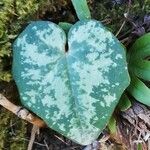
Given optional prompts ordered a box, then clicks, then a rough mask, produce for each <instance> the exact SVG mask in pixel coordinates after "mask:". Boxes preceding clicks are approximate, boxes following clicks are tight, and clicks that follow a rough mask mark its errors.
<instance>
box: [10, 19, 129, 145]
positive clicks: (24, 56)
mask: <svg viewBox="0 0 150 150" xmlns="http://www.w3.org/2000/svg"><path fill="white" fill-rule="evenodd" d="M67 41H68V42H66V35H65V32H64V31H63V30H62V29H61V28H60V27H59V26H57V25H56V24H54V23H52V22H47V21H37V22H33V23H31V24H30V25H29V26H27V28H26V29H25V30H24V31H23V32H22V33H21V34H20V36H19V37H18V38H17V40H16V41H15V43H14V47H13V75H14V79H15V81H16V83H17V86H18V89H19V93H20V97H21V101H22V103H23V105H24V106H26V107H27V108H28V109H30V110H32V111H33V112H34V113H36V114H37V115H38V116H40V117H41V118H43V119H44V120H45V122H46V123H47V124H48V126H49V127H51V128H52V129H54V130H56V131H58V132H59V133H61V134H63V135H64V136H66V137H68V138H70V139H72V140H74V141H76V142H77V143H80V144H82V145H87V144H90V143H92V142H93V141H94V140H95V139H96V138H97V137H98V135H99V134H100V132H101V131H102V129H103V128H104V127H105V126H106V124H107V122H108V121H109V119H110V116H111V114H112V112H113V110H114V108H115V106H116V105H117V103H118V100H119V98H120V97H121V94H122V93H123V91H124V90H125V88H126V87H127V86H128V85H129V76H128V71H127V64H126V56H125V55H126V54H125V51H124V49H123V48H122V46H121V44H120V43H119V41H118V40H117V39H116V38H115V37H114V36H113V35H112V34H111V33H110V32H109V31H107V30H106V29H105V28H104V27H103V25H102V24H101V23H100V22H98V21H95V20H84V21H79V22H77V23H76V24H75V25H73V26H72V27H71V29H70V31H69V33H68V38H67ZM66 43H68V52H66V51H65V47H66V46H65V45H66Z"/></svg>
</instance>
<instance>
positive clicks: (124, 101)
mask: <svg viewBox="0 0 150 150" xmlns="http://www.w3.org/2000/svg"><path fill="white" fill-rule="evenodd" d="M131 106H132V104H131V101H130V100H129V98H128V96H127V95H126V94H125V93H124V94H123V95H122V96H121V99H120V101H119V104H118V107H119V109H120V110H121V111H126V110H127V109H129V108H130V107H131Z"/></svg>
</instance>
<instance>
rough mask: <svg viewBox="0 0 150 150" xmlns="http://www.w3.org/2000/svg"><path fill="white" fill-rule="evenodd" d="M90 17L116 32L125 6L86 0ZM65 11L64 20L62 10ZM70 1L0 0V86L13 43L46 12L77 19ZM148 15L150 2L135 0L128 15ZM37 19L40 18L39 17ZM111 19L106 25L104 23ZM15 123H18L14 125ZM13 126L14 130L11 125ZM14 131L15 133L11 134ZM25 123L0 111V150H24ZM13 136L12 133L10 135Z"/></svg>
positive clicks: (107, 0)
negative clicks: (29, 24)
mask: <svg viewBox="0 0 150 150" xmlns="http://www.w3.org/2000/svg"><path fill="white" fill-rule="evenodd" d="M88 2H89V6H90V10H91V13H92V18H95V19H98V20H103V21H104V23H106V24H107V26H108V27H109V28H110V30H111V31H112V32H113V33H116V32H117V31H118V29H119V28H120V27H121V25H122V23H123V21H124V17H123V15H124V13H126V12H127V9H128V5H127V4H125V5H114V6H112V8H109V7H108V6H109V5H108V4H109V3H110V2H111V0H101V1H98V0H89V1H88ZM62 8H63V9H65V10H66V14H67V15H65V17H64V15H63V13H62V12H61V9H62ZM72 9H73V8H72V6H71V3H70V0H0V87H1V85H2V81H7V82H9V81H10V80H12V76H11V62H12V43H13V41H14V39H15V38H16V37H17V35H18V34H19V33H20V32H21V31H22V30H23V29H24V27H25V26H26V25H27V24H28V23H29V22H30V21H33V20H37V19H41V18H42V17H43V16H44V17H43V18H44V19H47V17H45V13H47V12H48V13H47V15H49V18H52V21H53V20H55V19H56V22H57V21H66V22H67V21H68V22H71V23H72V22H74V21H75V20H76V17H75V13H74V11H73V10H72ZM148 12H150V0H134V1H133V3H132V5H131V9H130V13H131V14H132V15H133V16H134V15H139V16H141V15H145V14H147V13H148ZM40 16H42V17H41V18H40ZM107 19H108V20H109V19H111V22H110V23H108V22H109V21H108V22H107V21H106V20H107ZM131 28H132V27H131V26H128V25H127V24H126V25H125V27H124V28H123V30H122V32H121V34H122V33H126V32H131V30H130V29H131ZM16 121H17V123H16ZM14 123H15V125H14V126H15V128H14V127H13V128H12V124H14ZM12 129H14V130H15V131H12ZM26 132H27V127H26V123H25V122H24V121H21V120H20V119H19V120H18V118H17V117H15V116H14V115H12V114H11V113H9V112H8V111H6V110H5V109H2V108H0V150H1V149H4V148H6V149H8V150H25V149H26V145H27V141H26V140H25V137H26ZM13 133H14V134H13Z"/></svg>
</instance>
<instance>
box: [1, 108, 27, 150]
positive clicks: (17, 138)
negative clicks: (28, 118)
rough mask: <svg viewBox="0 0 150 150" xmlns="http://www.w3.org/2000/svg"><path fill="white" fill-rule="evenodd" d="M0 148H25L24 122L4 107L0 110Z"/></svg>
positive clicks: (19, 149)
mask: <svg viewBox="0 0 150 150" xmlns="http://www.w3.org/2000/svg"><path fill="white" fill-rule="evenodd" d="M0 120H1V121H0V149H1V150H2V149H7V150H26V148H27V142H26V141H25V140H24V138H25V136H26V123H25V122H24V121H22V120H21V119H18V118H17V117H16V116H14V115H13V114H12V113H10V112H8V111H7V110H5V109H1V111H0Z"/></svg>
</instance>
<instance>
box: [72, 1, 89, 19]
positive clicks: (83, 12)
mask: <svg viewBox="0 0 150 150" xmlns="http://www.w3.org/2000/svg"><path fill="white" fill-rule="evenodd" d="M71 1H72V4H73V6H74V9H75V11H76V14H77V16H78V18H79V19H80V20H84V19H91V14H90V10H89V8H88V5H87V0H71Z"/></svg>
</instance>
